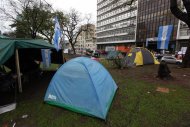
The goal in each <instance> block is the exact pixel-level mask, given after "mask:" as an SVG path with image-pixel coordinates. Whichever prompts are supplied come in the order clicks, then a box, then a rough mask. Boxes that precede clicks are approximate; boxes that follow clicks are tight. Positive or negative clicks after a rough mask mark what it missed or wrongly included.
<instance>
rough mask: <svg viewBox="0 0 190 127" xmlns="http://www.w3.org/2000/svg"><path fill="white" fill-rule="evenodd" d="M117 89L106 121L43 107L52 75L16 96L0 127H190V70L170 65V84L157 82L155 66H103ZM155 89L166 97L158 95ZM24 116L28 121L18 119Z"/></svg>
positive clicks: (105, 63)
mask: <svg viewBox="0 0 190 127" xmlns="http://www.w3.org/2000/svg"><path fill="white" fill-rule="evenodd" d="M103 64H104V65H105V66H106V68H107V69H108V71H109V72H110V73H111V75H112V76H113V78H114V80H115V81H116V83H117V85H118V87H119V89H118V91H117V93H116V96H115V98H114V100H113V103H112V105H111V107H110V110H109V112H108V116H107V120H106V121H103V120H100V119H97V118H93V117H89V116H84V115H81V114H77V113H74V112H71V111H68V110H65V109H63V108H58V107H55V106H50V105H48V104H44V103H43V98H44V95H45V91H46V88H47V87H48V83H49V81H50V80H51V78H52V76H53V74H52V73H45V74H44V76H45V77H46V78H41V80H40V81H33V82H32V83H30V84H28V85H26V86H25V87H24V92H23V93H22V94H19V96H18V105H17V108H16V110H14V111H11V112H8V113H4V114H1V115H0V126H5V125H8V126H11V127H12V125H13V123H15V122H16V126H15V127H17V126H18V127H190V85H189V84H190V80H189V79H190V74H189V72H190V69H179V68H177V67H176V66H175V65H171V66H170V69H171V71H172V76H174V79H173V80H172V81H162V80H159V79H157V78H156V77H155V76H156V73H157V68H158V66H157V65H148V66H143V67H136V68H125V69H123V70H118V69H116V68H113V67H111V66H110V64H108V63H107V62H103ZM157 87H164V88H168V89H169V93H162V92H157V91H156V89H157ZM25 114H27V115H28V117H27V118H24V119H23V118H21V117H22V115H25Z"/></svg>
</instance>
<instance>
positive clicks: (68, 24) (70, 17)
mask: <svg viewBox="0 0 190 127" xmlns="http://www.w3.org/2000/svg"><path fill="white" fill-rule="evenodd" d="M65 16H66V19H65V20H64V21H63V22H62V23H61V24H62V27H63V34H64V35H66V37H67V38H68V40H69V43H70V44H71V47H72V50H73V52H74V54H76V51H75V44H76V43H77V38H78V36H79V35H80V34H81V32H82V31H87V32H88V31H90V23H89V21H90V18H89V17H88V18H86V19H87V23H86V24H87V25H82V21H83V22H84V20H81V16H80V14H79V12H78V11H76V10H75V9H71V10H70V11H69V13H67V14H66V15H65Z"/></svg>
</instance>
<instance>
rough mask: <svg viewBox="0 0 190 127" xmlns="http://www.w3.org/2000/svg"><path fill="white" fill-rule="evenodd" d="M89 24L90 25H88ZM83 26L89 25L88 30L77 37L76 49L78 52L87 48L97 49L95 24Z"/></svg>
mask: <svg viewBox="0 0 190 127" xmlns="http://www.w3.org/2000/svg"><path fill="white" fill-rule="evenodd" d="M87 25H88V26H87ZM87 25H83V26H82V27H86V28H87V27H88V28H87V29H88V31H82V32H81V34H80V35H79V36H78V38H77V43H76V44H75V49H76V52H77V53H82V52H83V51H84V50H86V49H90V50H96V49H97V47H96V29H95V28H96V27H95V25H94V24H87Z"/></svg>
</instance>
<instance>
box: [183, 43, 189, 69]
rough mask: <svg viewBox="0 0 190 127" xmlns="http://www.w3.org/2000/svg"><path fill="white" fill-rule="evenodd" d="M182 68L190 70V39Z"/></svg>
mask: <svg viewBox="0 0 190 127" xmlns="http://www.w3.org/2000/svg"><path fill="white" fill-rule="evenodd" d="M182 67H184V68H190V39H189V43H188V47H187V51H186V53H185V56H184V57H183V62H182Z"/></svg>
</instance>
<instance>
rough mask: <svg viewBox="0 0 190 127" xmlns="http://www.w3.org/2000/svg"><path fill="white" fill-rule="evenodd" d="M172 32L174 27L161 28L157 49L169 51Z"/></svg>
mask: <svg viewBox="0 0 190 127" xmlns="http://www.w3.org/2000/svg"><path fill="white" fill-rule="evenodd" d="M172 30H173V25H167V26H160V27H159V33H158V43H157V49H168V44H169V40H170V36H171V33H172Z"/></svg>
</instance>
